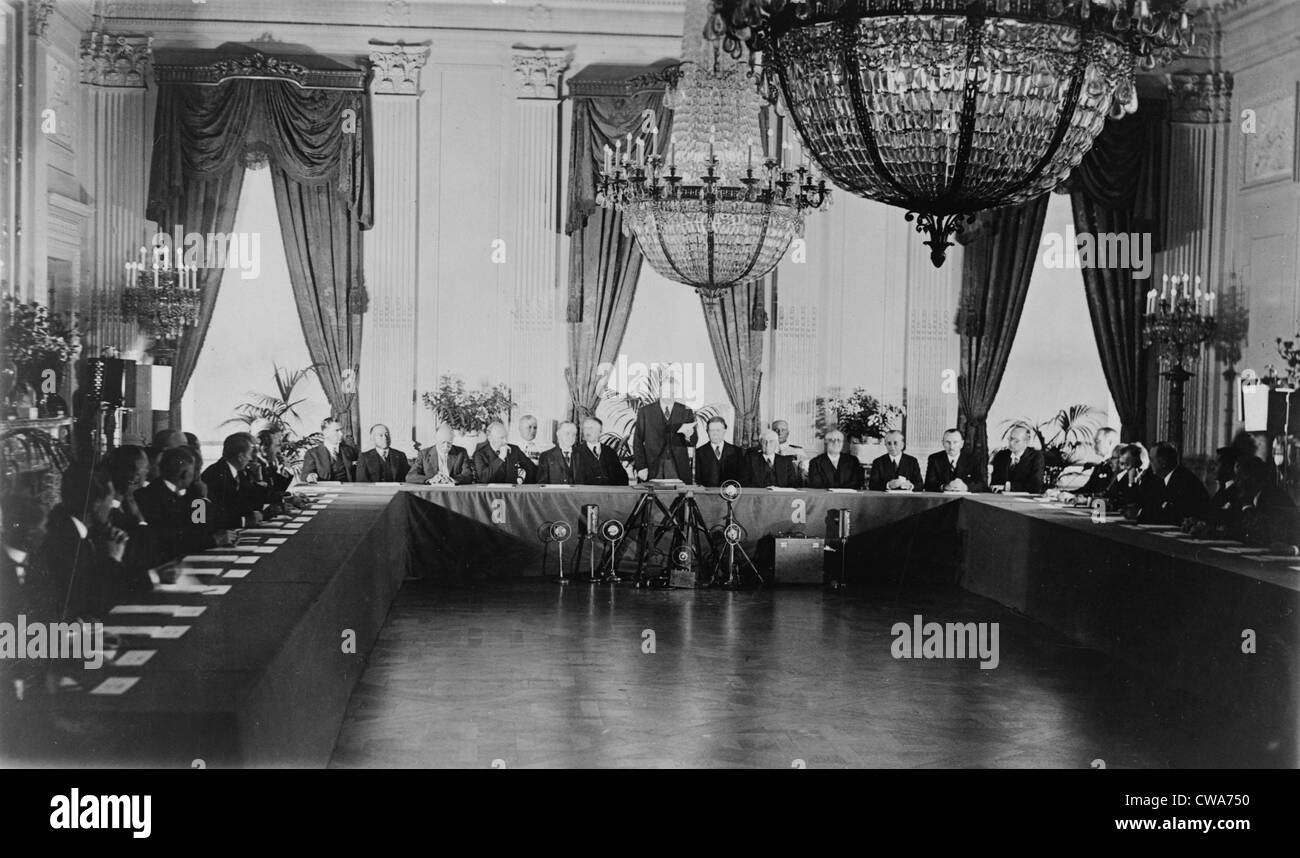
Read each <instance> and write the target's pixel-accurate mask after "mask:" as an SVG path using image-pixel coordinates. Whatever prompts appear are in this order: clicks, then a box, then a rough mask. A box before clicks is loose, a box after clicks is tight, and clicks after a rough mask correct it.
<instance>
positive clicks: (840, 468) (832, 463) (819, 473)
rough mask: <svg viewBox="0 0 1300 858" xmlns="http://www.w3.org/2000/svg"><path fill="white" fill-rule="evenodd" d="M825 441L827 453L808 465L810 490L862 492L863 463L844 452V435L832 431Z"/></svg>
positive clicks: (837, 431)
mask: <svg viewBox="0 0 1300 858" xmlns="http://www.w3.org/2000/svg"><path fill="white" fill-rule="evenodd" d="M777 437H780V434H779V433H778V435H777ZM825 441H826V452H825V453H822V454H821V455H820V456H814V457H813V459H812V461H810V462H809V463H808V488H810V489H853V490H854V491H860V490H861V489H862V482H863V480H862V463H861V462H859V461H858V457H857V456H854V455H852V454H851V453H845V452H844V433H843V432H841V431H840V430H838V429H832V430H831V431H829V432H827V433H826V438H825Z"/></svg>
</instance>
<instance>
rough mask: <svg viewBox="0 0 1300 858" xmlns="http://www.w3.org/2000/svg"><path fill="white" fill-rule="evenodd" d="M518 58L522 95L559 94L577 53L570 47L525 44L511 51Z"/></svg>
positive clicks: (516, 60)
mask: <svg viewBox="0 0 1300 858" xmlns="http://www.w3.org/2000/svg"><path fill="white" fill-rule="evenodd" d="M511 58H512V60H513V61H514V68H515V82H516V83H517V84H518V85H519V92H518V93H517V94H516V95H517V97H518V98H559V97H560V78H561V77H562V76H563V74H564V72H565V70H566V69H567V68H568V67H569V64H570V63H572V62H573V54H572V52H570V51H569V50H568V49H567V48H521V47H518V46H516V47H515V49H514V52H513V54H512V55H511Z"/></svg>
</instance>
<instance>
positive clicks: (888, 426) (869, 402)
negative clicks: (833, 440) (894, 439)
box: [822, 387, 906, 443]
mask: <svg viewBox="0 0 1300 858" xmlns="http://www.w3.org/2000/svg"><path fill="white" fill-rule="evenodd" d="M823 404H824V407H825V409H826V411H827V412H834V413H835V415H836V417H835V426H836V427H837V428H839V430H840V431H841V432H843V433H844V436H845V438H847V439H849V440H850V441H851V442H856V443H865V442H866V441H868V440H872V441H882V440H884V437H885V433H886V432H890V431H892V430H894V429H901V428H902V425H903V415H904V414H905V413H906V412H905V411H904V410H903V408H902V407H901V406H898V405H886V404H884V403H882V402H881V401H880V400H878V399H876V398H875V397H874V396H871V395H870V394H868V393H867V391H866V389H865V388H861V387H859V388H857V389H855V390H854V391H853V393H852V394H851V395H849V396H848V397H847V398H846V399H838V398H830V399H827V400H825V402H824V403H823ZM822 422H823V424H825V423H826V422H827V421H822Z"/></svg>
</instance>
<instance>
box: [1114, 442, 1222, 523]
mask: <svg viewBox="0 0 1300 858" xmlns="http://www.w3.org/2000/svg"><path fill="white" fill-rule="evenodd" d="M1209 508H1210V493H1209V492H1207V491H1206V490H1205V486H1204V485H1202V484H1201V481H1200V480H1198V479H1197V478H1196V475H1195V474H1193V473H1192V472H1191V471H1189V470H1188V469H1187V468H1185V467H1183V465H1182V463H1181V461H1180V457H1179V455H1178V448H1176V447H1175V446H1174V445H1173V444H1170V443H1168V442H1167V441H1161V442H1160V443H1159V444H1157V445H1156V446H1155V448H1154V449H1153V450H1152V453H1151V479H1146V480H1143V481H1142V482H1141V484H1140V485H1139V488H1138V495H1137V503H1136V504H1130V505H1129V506H1128V507H1127V508H1126V509H1125V511H1124V515H1125V517H1127V518H1136V519H1137V521H1138V523H1139V524H1176V525H1181V524H1182V523H1183V521H1184V520H1185V519H1188V518H1203V517H1205V515H1206V514H1207V513H1208V512H1209Z"/></svg>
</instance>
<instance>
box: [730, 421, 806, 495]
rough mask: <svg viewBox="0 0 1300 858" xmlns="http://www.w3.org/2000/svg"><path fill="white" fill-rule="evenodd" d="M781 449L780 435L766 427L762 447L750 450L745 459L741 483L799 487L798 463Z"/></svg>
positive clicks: (750, 485)
mask: <svg viewBox="0 0 1300 858" xmlns="http://www.w3.org/2000/svg"><path fill="white" fill-rule="evenodd" d="M780 449H781V436H780V435H778V434H777V433H776V432H775V431H773V430H771V429H768V430H767V431H766V432H764V433H763V449H762V450H752V451H750V453H749V457H748V460H747V461H746V468H745V479H744V480H743V484H744V485H745V486H746V487H748V488H755V489H762V488H768V487H772V486H775V487H778V488H788V489H797V488H799V484H800V482H801V480H800V474H799V465H798V463H797V462H796V461H795V458H794V456H785V455H782V454H781V453H780V452H778V451H779V450H780Z"/></svg>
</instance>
